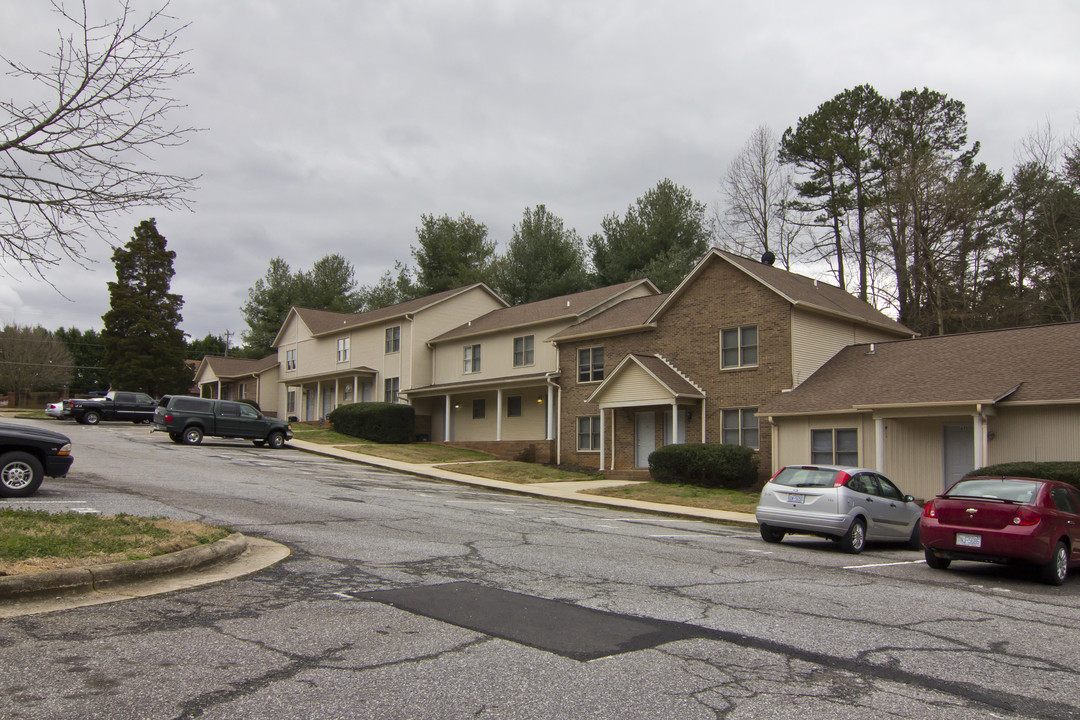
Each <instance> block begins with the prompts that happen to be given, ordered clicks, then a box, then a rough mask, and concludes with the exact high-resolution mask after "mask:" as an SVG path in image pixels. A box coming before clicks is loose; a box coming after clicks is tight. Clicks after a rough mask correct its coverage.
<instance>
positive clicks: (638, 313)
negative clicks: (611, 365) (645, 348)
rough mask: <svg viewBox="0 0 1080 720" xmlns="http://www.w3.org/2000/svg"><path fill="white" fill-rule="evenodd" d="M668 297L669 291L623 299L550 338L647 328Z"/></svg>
mask: <svg viewBox="0 0 1080 720" xmlns="http://www.w3.org/2000/svg"><path fill="white" fill-rule="evenodd" d="M667 298H668V293H664V294H662V295H648V296H646V297H640V298H630V299H629V300H623V301H622V302H620V303H618V304H617V305H613V306H612V307H610V308H608V309H606V310H604V311H603V312H600V313H597V314H596V315H593V316H592V317H590V318H587V319H585V320H582V321H581V322H579V323H575V324H574V325H571V326H570V327H568V328H566V329H564V330H560V331H559V332H557V333H555V334H554V335H552V336H551V338H550V339H551V340H555V341H562V340H569V339H572V338H576V337H584V336H599V335H611V334H615V333H622V332H634V331H637V330H644V329H647V328H648V327H651V326H650V325H648V324H647V321H648V319H649V317H650V316H651V315H652V314H653V313H654V312H656V308H658V307H660V304H661V303H663V302H664V301H665V300H667Z"/></svg>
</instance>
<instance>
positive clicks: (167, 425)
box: [154, 395, 293, 448]
mask: <svg viewBox="0 0 1080 720" xmlns="http://www.w3.org/2000/svg"><path fill="white" fill-rule="evenodd" d="M154 430H164V431H165V432H167V433H169V437H170V438H171V439H172V441H173V442H175V443H184V444H186V445H198V444H199V443H201V442H202V439H203V436H204V435H210V436H212V437H221V438H242V439H245V440H251V441H252V442H254V443H255V445H256V447H262V446H263V445H268V446H270V447H272V448H280V447H281V446H282V445H284V444H285V441H286V440H291V439H292V436H293V435H292V428H291V427H289V424H288V423H287V422H285V421H283V420H277V419H276V418H270V417H266V416H265V415H263V414H262V413H261V412H259V411H258V410H256V409H255V408H254V407H252V406H251V405H248V404H247V403H242V402H232V401H230V400H211V399H209V398H197V397H190V396H187V395H166V396H164V397H162V398H161V399H160V400H159V401H158V406H157V408H156V409H155V410H154Z"/></svg>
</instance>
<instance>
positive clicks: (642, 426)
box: [634, 412, 656, 468]
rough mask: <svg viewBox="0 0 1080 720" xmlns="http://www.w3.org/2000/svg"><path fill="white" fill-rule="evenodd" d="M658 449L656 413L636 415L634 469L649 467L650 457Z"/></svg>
mask: <svg viewBox="0 0 1080 720" xmlns="http://www.w3.org/2000/svg"><path fill="white" fill-rule="evenodd" d="M655 449H656V413H652V412H639V413H636V414H635V415H634V467H639V468H640V467H649V455H651V454H652V451H653V450H655Z"/></svg>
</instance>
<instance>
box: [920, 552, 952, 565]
mask: <svg viewBox="0 0 1080 720" xmlns="http://www.w3.org/2000/svg"><path fill="white" fill-rule="evenodd" d="M924 554H925V555H926V564H927V565H929V566H930V567H932V568H934V569H935V570H944V569H946V568H948V567H949V563H951V562H952V560H950V559H949V558H943V557H940V556H938V554H937V553H935V552H934V551H933V550H931V549H930V548H926V550H925V553H924Z"/></svg>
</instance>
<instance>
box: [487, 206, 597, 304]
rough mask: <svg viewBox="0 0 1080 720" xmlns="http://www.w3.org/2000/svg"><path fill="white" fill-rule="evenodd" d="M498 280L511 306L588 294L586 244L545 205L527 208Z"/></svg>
mask: <svg viewBox="0 0 1080 720" xmlns="http://www.w3.org/2000/svg"><path fill="white" fill-rule="evenodd" d="M496 278H497V279H496V283H497V285H498V289H499V292H500V294H502V296H503V298H505V299H506V301H507V302H509V303H510V304H511V305H519V304H521V303H528V302H535V301H537V300H546V299H547V298H551V297H556V296H559V295H569V294H570V293H575V292H580V291H581V290H586V289H588V287H589V274H588V271H587V270H586V268H585V247H584V244H583V243H582V241H581V238H580V237H579V236H578V234H577V232H576V231H574V230H573V229H567V228H566V227H564V226H563V220H562V218H560V217H558V216H557V215H553V214H552V213H550V212H548V209H547V207H545V206H544V205H537V206H536V208H535V209H534V208H525V213H524V215H523V216H522V218H521V224H520V225H515V226H514V234H513V236H512V237H511V238H510V244H509V246H508V247H507V249H506V254H505V255H503V257H501V258H500V259H499V262H498V264H497V269H496Z"/></svg>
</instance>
